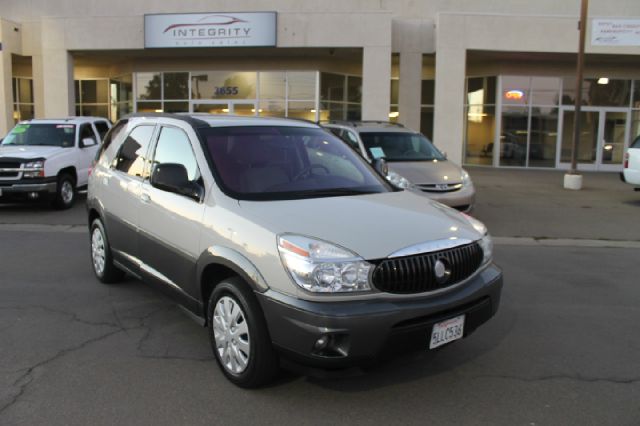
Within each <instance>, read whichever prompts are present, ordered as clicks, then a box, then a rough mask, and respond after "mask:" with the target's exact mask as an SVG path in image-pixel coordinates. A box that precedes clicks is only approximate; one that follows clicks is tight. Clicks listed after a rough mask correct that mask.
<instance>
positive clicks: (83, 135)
mask: <svg viewBox="0 0 640 426" xmlns="http://www.w3.org/2000/svg"><path fill="white" fill-rule="evenodd" d="M84 139H91V140H92V141H93V142H94V143H96V144H97V143H98V141H96V134H95V133H94V132H93V129H92V128H91V124H83V125H82V126H80V141H83V140H84ZM80 146H82V145H80Z"/></svg>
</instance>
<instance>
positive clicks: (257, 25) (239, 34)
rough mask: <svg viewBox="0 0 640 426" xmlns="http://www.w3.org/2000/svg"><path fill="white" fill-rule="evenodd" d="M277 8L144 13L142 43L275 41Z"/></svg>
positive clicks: (203, 44) (268, 43) (247, 43)
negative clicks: (185, 12) (239, 10)
mask: <svg viewBox="0 0 640 426" xmlns="http://www.w3.org/2000/svg"><path fill="white" fill-rule="evenodd" d="M276 28H277V27H276V12H252V13H226V12H225V13H188V14H161V15H145V16H144V47H248V46H275V45H276Z"/></svg>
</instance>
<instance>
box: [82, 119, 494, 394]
mask: <svg viewBox="0 0 640 426" xmlns="http://www.w3.org/2000/svg"><path fill="white" fill-rule="evenodd" d="M88 215H89V224H90V240H91V259H92V264H93V269H94V272H95V275H96V276H97V278H98V279H99V280H100V281H102V282H104V283H112V282H115V281H117V280H119V279H121V278H122V277H123V274H124V273H125V272H128V273H130V274H131V275H133V276H135V277H139V278H141V279H144V280H145V281H147V282H149V283H152V284H154V285H157V286H159V287H161V288H164V289H167V290H168V291H169V292H170V293H171V294H172V295H174V296H175V298H176V299H177V300H178V301H179V302H180V303H181V304H183V305H184V306H185V307H186V308H188V309H189V310H190V311H191V312H192V313H193V314H195V315H197V316H198V317H200V318H201V319H202V323H203V324H205V325H207V326H208V327H209V331H210V333H209V335H210V340H211V345H212V348H213V353H214V354H215V358H216V360H217V362H218V363H219V365H220V367H221V369H222V371H223V372H224V374H225V375H226V376H227V377H228V378H229V380H231V381H232V382H233V383H235V384H237V385H239V386H243V387H254V386H259V385H262V384H264V383H266V382H268V381H270V380H271V379H272V378H274V376H275V375H276V373H277V371H278V368H279V365H280V360H281V359H286V360H288V361H289V362H291V361H293V362H295V363H298V364H305V365H307V366H309V365H311V366H315V367H323V368H333V369H336V368H343V367H348V366H354V365H359V364H362V363H365V362H370V361H372V360H377V359H380V358H381V357H383V356H385V355H389V354H391V353H393V352H394V351H407V350H412V349H418V350H430V349H434V348H437V347H439V346H442V345H444V344H447V343H450V342H453V341H455V340H457V339H460V338H462V337H466V336H467V335H469V334H470V333H471V332H473V331H474V330H475V329H476V328H477V327H478V326H479V325H480V324H482V323H484V322H485V321H487V320H488V319H489V318H491V317H492V316H493V315H494V314H495V312H496V310H497V309H498V304H499V301H500V292H501V288H502V273H501V271H500V270H499V269H498V268H497V267H496V266H495V265H494V264H493V263H492V243H491V239H490V237H489V235H488V234H487V230H486V228H485V227H484V225H482V223H480V222H478V221H477V220H475V219H473V218H471V217H468V216H466V215H463V214H461V213H458V212H457V211H455V210H453V209H450V208H448V207H446V206H443V205H441V204H438V203H435V202H433V201H430V200H429V199H427V198H425V197H422V196H419V195H417V194H415V193H412V192H410V191H405V190H402V189H399V188H397V187H395V186H393V185H391V184H390V183H389V182H388V181H387V180H386V179H385V178H384V177H383V176H382V175H381V174H379V173H378V172H377V171H376V170H375V169H374V168H373V167H372V166H371V165H370V164H369V163H368V162H366V161H365V160H364V159H363V158H362V157H361V156H359V155H357V154H356V153H355V152H353V150H351V149H350V148H349V147H348V146H347V145H346V144H345V143H344V142H342V141H341V140H340V139H338V138H337V137H335V136H334V135H332V134H331V133H330V132H327V131H326V130H324V129H322V128H321V127H319V126H317V125H315V124H312V123H308V122H304V121H294V120H286V119H268V118H255V117H251V118H248V117H231V116H212V115H167V114H155V115H154V114H149V115H133V116H129V117H127V118H125V119H122V120H120V121H119V122H118V123H117V124H116V125H115V126H114V128H113V129H112V130H111V131H110V132H109V133H108V134H107V136H106V138H105V141H104V143H103V145H102V147H101V151H100V153H99V157H98V161H97V163H96V165H95V168H94V169H93V172H92V174H91V178H90V180H89V194H88Z"/></svg>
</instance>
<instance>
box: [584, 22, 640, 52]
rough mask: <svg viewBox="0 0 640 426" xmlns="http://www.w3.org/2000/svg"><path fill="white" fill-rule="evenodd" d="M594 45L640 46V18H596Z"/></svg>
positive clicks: (593, 25) (593, 28) (593, 34)
mask: <svg viewBox="0 0 640 426" xmlns="http://www.w3.org/2000/svg"><path fill="white" fill-rule="evenodd" d="M591 45H592V46H640V19H594V20H593V21H592V23H591Z"/></svg>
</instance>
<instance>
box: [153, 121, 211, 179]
mask: <svg viewBox="0 0 640 426" xmlns="http://www.w3.org/2000/svg"><path fill="white" fill-rule="evenodd" d="M166 163H174V164H182V165H183V166H184V167H185V168H186V169H187V176H188V178H189V180H190V181H191V182H196V181H198V180H199V179H200V170H199V169H198V163H197V161H196V157H195V155H194V154H193V149H192V147H191V142H190V141H189V137H188V136H187V134H186V133H185V132H184V131H182V130H181V129H177V128H175V127H163V128H162V130H160V136H159V137H158V143H157V144H156V152H155V155H154V157H153V165H154V167H155V165H157V164H166Z"/></svg>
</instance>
